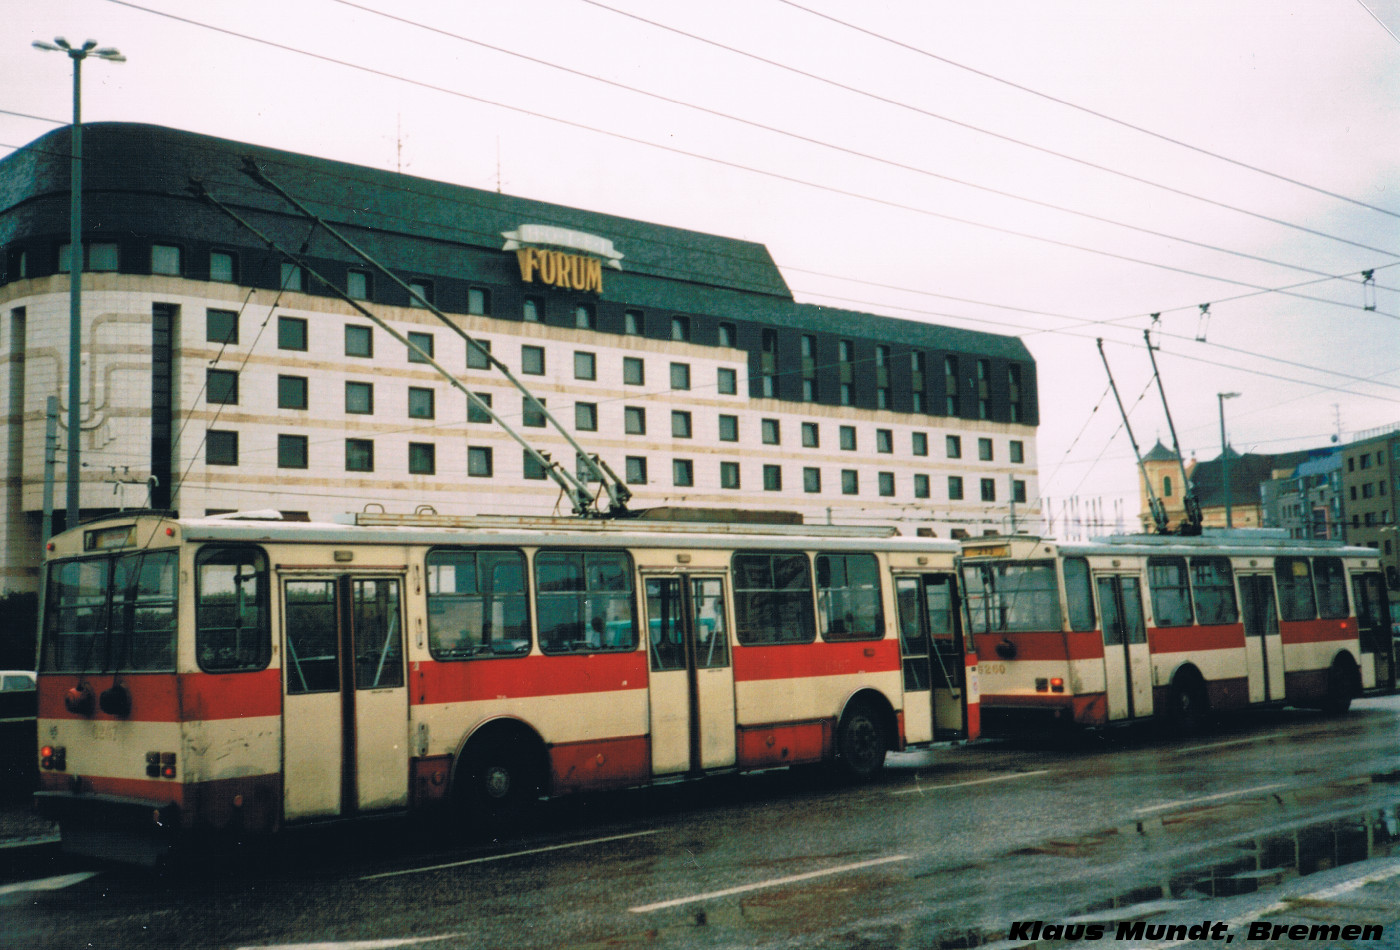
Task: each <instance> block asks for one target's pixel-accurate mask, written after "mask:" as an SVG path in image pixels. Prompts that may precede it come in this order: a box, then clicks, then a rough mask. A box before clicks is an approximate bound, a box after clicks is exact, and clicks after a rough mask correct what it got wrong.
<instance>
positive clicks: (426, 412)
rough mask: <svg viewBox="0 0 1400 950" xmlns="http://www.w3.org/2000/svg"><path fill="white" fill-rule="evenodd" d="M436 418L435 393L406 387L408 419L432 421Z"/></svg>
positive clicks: (429, 390)
mask: <svg viewBox="0 0 1400 950" xmlns="http://www.w3.org/2000/svg"><path fill="white" fill-rule="evenodd" d="M436 416H437V393H436V392H435V391H434V390H431V389H422V388H420V387H418V386H410V387H408V417H409V418H410V419H432V418H435V417H436Z"/></svg>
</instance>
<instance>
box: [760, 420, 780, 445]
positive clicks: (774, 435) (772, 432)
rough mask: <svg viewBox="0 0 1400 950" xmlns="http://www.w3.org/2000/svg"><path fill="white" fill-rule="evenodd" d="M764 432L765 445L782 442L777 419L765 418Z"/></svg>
mask: <svg viewBox="0 0 1400 950" xmlns="http://www.w3.org/2000/svg"><path fill="white" fill-rule="evenodd" d="M762 433H763V444H764V445H778V444H780V443H781V442H782V438H781V434H780V431H779V428H778V420H777V419H764V420H763V423H762Z"/></svg>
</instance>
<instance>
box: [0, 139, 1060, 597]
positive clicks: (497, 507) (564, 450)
mask: <svg viewBox="0 0 1400 950" xmlns="http://www.w3.org/2000/svg"><path fill="white" fill-rule="evenodd" d="M245 157H249V158H251V159H252V160H253V161H255V162H256V164H257V165H258V167H260V168H261V169H263V170H264V171H265V172H266V173H267V174H268V175H269V176H270V177H271V178H273V179H274V180H276V181H277V182H278V183H279V184H281V185H282V186H284V187H285V188H286V189H287V190H288V191H289V192H290V193H292V194H293V195H296V196H297V197H298V198H300V199H301V200H304V201H305V202H306V203H307V204H309V205H310V206H311V207H312V208H313V209H314V210H315V211H316V213H318V214H320V215H322V216H324V217H325V218H326V219H327V220H328V221H330V222H331V223H333V224H334V226H336V227H337V228H341V229H343V230H344V231H345V232H346V233H347V234H348V235H349V236H350V237H351V239H352V240H354V241H356V242H357V243H359V244H360V245H361V246H362V247H364V248H366V249H367V250H368V251H370V252H371V253H372V254H374V255H376V256H377V257H378V258H379V259H381V260H383V261H384V262H385V263H386V264H387V266H388V267H389V268H391V269H392V271H393V272H394V273H395V274H396V275H398V276H399V277H401V278H402V279H403V280H404V281H405V282H407V283H408V284H409V285H410V286H411V287H412V288H413V289H414V290H415V291H416V292H418V293H420V294H421V295H423V296H424V297H425V298H427V299H428V300H430V301H432V302H433V303H434V304H435V305H436V306H437V307H438V308H440V309H441V310H443V311H445V312H446V313H447V314H448V315H449V321H450V324H451V325H450V326H449V325H445V324H444V323H442V322H441V321H439V320H438V319H437V318H436V316H434V315H433V314H432V313H431V312H430V311H429V310H427V309H425V308H422V307H421V306H415V305H414V304H415V301H414V300H412V299H411V297H410V295H409V293H408V291H406V290H404V289H403V288H402V287H400V286H399V285H398V284H396V283H395V282H393V281H390V280H388V279H386V278H385V276H384V275H383V274H382V273H378V272H376V271H375V270H374V269H373V268H371V267H369V266H367V265H366V264H365V263H364V262H363V261H362V260H360V259H359V258H358V257H356V256H355V255H354V254H352V253H351V252H349V251H348V250H347V249H346V248H344V247H343V246H342V245H341V244H339V243H338V242H336V241H335V240H334V239H333V238H331V237H330V236H329V235H328V234H327V233H326V232H325V231H324V230H323V229H319V228H314V227H311V226H309V225H308V222H307V221H306V220H305V219H304V218H301V217H299V216H298V215H296V214H294V213H293V211H292V209H291V207H290V206H289V205H288V204H287V203H286V202H285V201H283V200H282V199H281V198H279V197H277V196H276V195H274V194H272V193H270V192H269V191H267V190H265V189H263V188H261V187H259V186H258V185H256V184H255V183H254V182H253V181H251V180H250V179H249V178H247V177H245V176H244V175H242V174H240V172H239V169H240V167H241V164H242V162H243V160H244V158H245ZM84 169H85V171H84V207H85V213H84V221H83V234H84V239H83V243H84V248H83V253H84V261H85V265H84V266H85V273H84V277H83V324H82V326H83V341H84V351H83V362H82V365H81V368H80V373H81V391H82V397H81V399H82V404H81V407H80V408H81V418H82V420H83V421H82V432H81V453H82V454H81V463H82V486H81V492H82V502H81V507H82V510H83V512H84V515H90V514H97V513H99V512H101V511H105V510H111V509H115V508H118V507H147V506H149V507H156V508H172V509H176V510H178V511H180V512H182V513H188V514H205V513H209V512H222V511H229V510H235V509H240V508H275V509H278V510H281V511H283V512H284V513H285V514H286V515H287V516H288V517H309V518H316V519H321V518H329V517H332V516H334V515H337V514H341V513H344V512H346V511H354V510H360V509H362V508H364V507H366V506H382V507H384V508H385V509H387V510H390V511H398V512H409V511H414V510H415V509H418V508H420V507H421V506H428V508H430V509H431V510H433V511H436V512H438V513H442V514H476V513H547V512H551V511H556V510H561V511H564V512H567V511H568V510H569V508H570V503H569V501H568V500H566V499H561V497H560V493H559V491H558V489H557V488H556V487H555V485H554V483H553V482H551V481H549V480H547V478H546V476H545V473H544V471H543V470H541V469H540V468H539V467H538V466H535V465H532V464H531V463H530V460H529V459H527V458H526V457H525V453H524V452H523V451H522V449H521V448H520V447H519V445H518V444H517V443H516V442H515V441H513V440H512V439H511V438H510V437H509V436H508V435H507V434H506V433H505V431H504V430H503V429H502V427H501V426H500V425H498V424H497V423H496V422H494V421H492V420H491V418H490V416H489V415H487V414H485V413H483V412H481V411H479V410H477V409H472V408H469V407H468V405H467V400H466V398H465V397H464V396H463V395H462V394H461V393H459V392H457V391H455V390H454V389H453V388H451V387H450V386H449V385H448V384H447V383H446V382H445V381H444V380H443V379H442V377H441V376H440V375H439V374H437V373H436V372H434V371H433V370H432V368H431V367H430V366H428V365H426V364H425V363H424V362H423V361H422V360H421V359H419V358H418V357H417V356H416V355H415V354H413V353H412V352H411V351H409V350H408V349H407V347H405V346H404V345H403V344H402V343H399V342H396V341H395V339H394V338H393V337H391V336H390V335H389V334H388V333H386V332H385V331H384V330H383V329H382V328H380V327H377V326H375V325H374V324H373V323H372V322H371V321H370V320H368V319H366V318H365V317H364V316H363V315H362V314H361V313H359V312H357V311H356V310H355V308H354V307H352V306H351V305H350V304H348V303H346V302H345V301H344V300H342V299H340V298H339V297H338V296H336V295H335V294H334V293H333V292H332V290H331V287H328V286H326V285H324V284H322V283H320V282H319V281H317V280H315V279H313V277H312V276H311V274H310V273H303V272H302V271H301V270H299V269H298V268H296V267H294V266H291V265H290V264H288V263H287V261H286V260H285V259H284V257H283V256H282V255H281V254H279V253H278V252H276V251H274V250H271V249H269V248H268V247H267V246H266V245H265V244H264V243H262V242H261V241H259V240H258V239H257V238H255V237H254V236H253V235H252V234H251V233H250V232H249V231H248V230H246V229H245V228H243V227H240V226H239V225H237V224H236V223H235V222H233V221H232V220H231V219H229V218H228V217H226V216H225V215H223V214H221V213H219V212H218V211H216V210H215V209H214V208H212V207H210V206H209V205H207V204H205V203H203V202H201V201H200V200H198V198H196V197H195V196H194V195H193V194H191V193H190V191H189V186H190V182H191V180H192V179H193V180H197V181H199V182H201V183H202V184H203V186H204V187H206V188H207V189H208V191H209V192H210V193H211V194H212V195H214V196H216V197H218V198H219V199H220V200H222V201H224V202H226V203H228V204H229V205H231V206H233V207H234V208H235V209H236V210H237V211H238V213H239V214H240V215H244V216H246V217H247V219H248V220H249V221H250V222H252V223H253V224H254V225H255V226H256V227H257V228H259V229H262V230H264V231H265V232H266V233H268V234H269V235H270V236H271V237H272V239H273V240H275V241H276V242H278V243H279V244H282V245H283V246H285V247H288V248H293V249H298V250H302V249H304V250H302V253H304V255H305V256H306V258H307V260H308V263H309V265H310V269H312V270H315V271H317V272H319V273H320V274H321V275H322V276H323V277H324V278H325V280H326V281H328V282H329V283H330V284H331V285H332V286H334V287H336V288H340V289H342V290H344V291H346V292H347V293H348V295H349V296H350V297H352V298H356V299H357V300H360V301H363V304H364V306H366V307H368V308H370V309H371V310H372V312H374V313H375V314H376V316H378V317H379V318H380V319H382V320H384V321H386V322H387V323H388V324H389V325H391V326H393V327H394V328H395V329H396V330H397V331H398V332H399V333H401V334H404V335H406V336H407V337H408V339H409V340H410V341H411V342H413V343H414V345H415V346H417V347H419V348H420V349H421V350H422V351H424V352H426V353H428V354H430V355H431V356H432V358H433V359H434V360H436V361H437V362H438V363H440V364H441V365H443V366H444V367H447V368H448V369H450V370H451V371H452V372H454V373H457V374H459V378H461V379H462V380H464V381H465V384H466V385H467V386H468V387H469V388H470V389H471V390H472V391H473V392H474V393H477V394H478V395H479V396H480V397H481V398H482V399H483V400H485V401H486V402H489V403H490V406H491V409H492V411H493V412H494V413H496V414H498V415H499V416H500V417H501V419H502V420H503V421H505V422H507V423H509V424H510V425H512V426H513V427H515V428H516V429H518V430H519V431H520V432H521V433H523V434H525V435H526V436H527V437H528V438H529V440H530V442H531V444H532V445H535V446H537V447H538V448H540V449H542V450H545V451H548V452H549V453H551V455H552V457H553V458H554V459H556V460H559V461H561V462H564V463H566V464H570V465H572V464H573V459H572V455H573V450H572V449H571V448H569V447H568V444H567V442H566V441H565V440H564V439H563V437H562V436H559V435H557V434H554V433H552V432H551V430H550V429H549V428H548V427H547V426H546V424H545V421H544V420H543V419H542V418H540V417H539V416H538V415H537V414H535V413H531V412H528V411H526V407H525V406H524V405H523V403H522V397H521V396H520V394H519V393H518V392H517V391H516V390H515V389H514V388H513V387H511V386H510V385H509V384H508V383H507V382H506V380H505V379H504V378H503V377H502V375H501V374H500V373H499V372H498V371H497V370H495V369H492V368H491V367H489V366H488V365H487V361H486V360H485V359H484V358H482V357H480V356H479V354H476V353H469V352H468V349H469V348H468V345H467V344H466V342H465V341H464V340H463V338H462V337H461V336H460V335H459V333H458V332H457V331H458V330H460V331H463V332H465V333H467V334H470V335H471V336H472V337H473V338H475V339H479V340H481V341H482V342H483V343H485V344H486V345H487V346H489V347H490V350H491V353H492V355H493V356H494V357H496V358H498V359H499V360H500V361H501V362H502V363H504V364H505V365H506V366H507V367H508V368H509V369H510V370H511V372H513V373H514V374H515V375H517V376H518V377H519V378H520V379H521V380H523V381H524V382H525V383H526V384H527V385H528V386H529V387H530V389H531V391H532V392H533V393H534V394H535V395H536V396H537V397H538V398H539V399H541V400H542V401H543V402H544V403H545V405H546V408H547V409H548V411H549V412H550V413H551V414H552V415H554V416H555V417H556V418H558V419H559V420H560V421H561V422H562V423H563V425H564V427H565V428H566V429H568V431H569V432H570V433H571V434H573V435H574V436H575V437H576V438H577V439H578V440H579V441H580V442H581V443H582V444H583V445H584V446H585V448H586V449H587V450H588V451H590V452H596V453H598V454H599V455H600V456H601V457H602V458H603V459H604V460H605V461H606V462H607V463H608V464H609V465H610V466H611V467H612V468H613V469H614V470H616V471H617V472H618V473H619V475H621V476H622V477H623V478H624V479H625V481H626V482H627V483H628V485H629V487H630V488H631V489H632V491H633V492H634V499H633V502H632V507H633V508H644V507H648V506H667V505H682V506H685V505H691V506H703V507H748V508H753V507H767V508H781V509H784V510H792V511H798V512H800V513H801V514H802V515H803V516H804V517H805V518H807V519H808V520H810V521H821V522H826V521H832V522H842V523H854V522H875V521H888V522H896V523H899V524H901V525H902V526H903V528H904V530H906V531H907V532H908V533H915V532H916V531H923V532H925V533H934V534H938V535H940V536H944V537H947V536H950V535H953V534H959V533H963V532H966V533H969V534H980V533H984V532H990V531H1004V530H1007V529H1009V528H1010V527H1011V526H1012V518H1013V510H1014V512H1015V515H1014V517H1016V518H1018V519H1019V523H1021V524H1025V523H1028V522H1032V521H1034V519H1035V518H1036V515H1037V507H1038V497H1039V491H1038V484H1037V475H1036V471H1037V469H1036V451H1035V432H1036V426H1037V424H1038V421H1039V406H1038V402H1037V398H1036V373H1035V363H1034V361H1033V359H1032V358H1031V356H1030V353H1029V352H1028V351H1027V350H1026V348H1025V346H1024V344H1022V342H1021V341H1020V340H1019V339H1016V338H1013V337H1004V336H997V335H992V334H985V333H977V332H972V331H967V330H960V329H953V328H947V327H937V326H931V325H928V324H923V323H916V322H912V321H906V320H898V319H894V318H889V317H883V316H877V315H874V314H868V313H857V312H852V311H845V310H837V309H832V308H826V307H818V306H811V305H805V304H800V303H797V302H796V301H794V299H793V298H792V294H791V292H790V291H789V289H788V287H787V284H786V283H785V282H784V280H783V277H782V275H781V273H780V272H779V271H778V269H777V267H776V266H775V264H774V263H773V261H772V259H771V257H770V256H769V254H768V252H767V250H766V249H765V248H764V247H762V246H761V245H758V244H754V243H751V242H746V241H738V240H733V239H729V238H724V237H718V236H714V235H709V234H699V233H695V232H691V231H683V230H680V229H676V228H669V227H663V226H659V225H653V224H648V223H644V222H639V221H633V220H628V219H624V218H618V217H613V216H610V215H606V214H600V213H596V212H591V211H582V210H579V209H573V208H566V207H561V206H557V205H549V204H543V203H540V202H534V201H529V200H526V199H521V198H515V197H511V196H508V195H502V194H498V193H493V192H487V191H479V190H476V189H470V188H462V187H458V186H452V185H446V184H441V183H437V182H431V181H426V180H422V179H416V178H411V177H408V176H403V175H397V174H392V173H388V172H382V171H377V170H373V169H368V168H362V167H358V166H353V165H348V164H343V163H337V162H329V161H324V160H320V159H315V158H310V157H306V156H299V155H293V154H290V153H285V152H278V151H273V150H269V149H263V148H257V147H254V146H249V145H241V144H238V143H234V142H228V141H224V140H219V139H213V138H209V137H205V136H198V135H192V134H188V133H183V132H178V131H173V130H170V129H165V128H158V127H152V126H140V125H130V124H123V123H109V124H96V125H92V126H88V127H85V130H84ZM68 186H69V133H68V130H67V129H63V130H59V131H57V132H54V133H51V134H49V135H47V136H45V137H43V138H41V139H39V140H38V141H36V142H34V143H32V144H31V145H30V146H28V147H26V148H24V149H20V150H19V151H17V152H15V153H14V154H12V155H10V156H9V157H7V158H6V159H5V160H4V161H3V162H0V249H3V257H2V259H3V273H0V373H3V378H4V381H5V383H4V385H3V386H0V400H3V413H4V418H5V419H6V425H7V433H8V436H9V438H8V440H7V447H8V452H7V455H6V458H5V474H6V481H5V486H6V495H5V508H4V516H3V519H0V551H2V552H3V555H0V557H3V558H4V560H3V562H0V571H2V572H3V579H0V587H4V588H7V589H26V588H31V587H32V585H33V584H34V583H35V578H36V573H35V568H36V565H37V562H38V560H39V556H38V555H39V549H40V544H41V540H42V538H41V535H42V520H43V509H44V505H43V494H44V484H45V478H46V476H52V477H53V478H54V480H55V482H56V483H57V484H58V485H60V486H61V485H62V484H63V481H64V478H65V473H66V462H67V460H66V458H65V457H64V453H63V452H62V451H61V450H60V451H59V452H58V453H57V459H56V464H55V465H54V466H53V467H52V469H51V470H50V471H46V464H45V448H46V425H47V416H46V403H47V400H48V399H49V397H52V396H57V397H59V411H58V414H57V422H58V424H59V433H58V438H57V440H56V441H57V445H58V446H60V447H61V446H63V445H64V444H65V443H66V435H65V433H64V431H63V429H62V425H63V423H64V421H65V420H66V411H67V406H66V404H65V401H66V392H67V373H68V361H67V346H66V343H67V334H68V325H69V294H68V275H67V273H66V272H67V270H68V266H67V262H68V260H69V255H70V254H71V249H70V248H69V247H68V241H69V238H68V227H69V217H68V215H69V210H68V208H69V187H68ZM59 494H60V496H61V492H60V493H59ZM58 504H59V506H60V507H61V505H62V501H59V502H58ZM61 520H62V519H61V518H60V522H61Z"/></svg>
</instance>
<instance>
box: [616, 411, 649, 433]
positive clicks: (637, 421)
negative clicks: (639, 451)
mask: <svg viewBox="0 0 1400 950" xmlns="http://www.w3.org/2000/svg"><path fill="white" fill-rule="evenodd" d="M622 428H623V431H624V432H626V433H627V434H628V435H646V434H647V411H646V410H645V409H643V408H642V407H641V406H625V407H623V410H622Z"/></svg>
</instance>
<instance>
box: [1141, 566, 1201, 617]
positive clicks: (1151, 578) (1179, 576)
mask: <svg viewBox="0 0 1400 950" xmlns="http://www.w3.org/2000/svg"><path fill="white" fill-rule="evenodd" d="M1147 584H1148V587H1149V588H1150V589H1151V591H1152V619H1153V620H1155V621H1156V622H1157V626H1159V627H1185V626H1189V625H1190V623H1191V584H1190V581H1189V580H1188V578H1187V575H1186V558H1184V557H1150V558H1148V559H1147Z"/></svg>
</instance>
